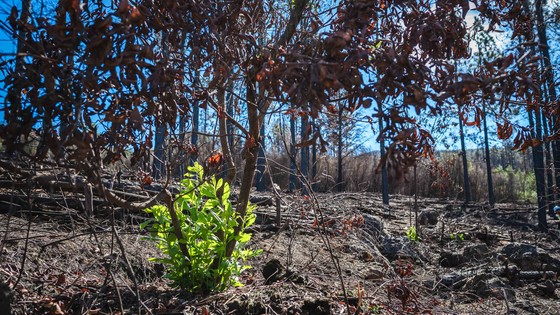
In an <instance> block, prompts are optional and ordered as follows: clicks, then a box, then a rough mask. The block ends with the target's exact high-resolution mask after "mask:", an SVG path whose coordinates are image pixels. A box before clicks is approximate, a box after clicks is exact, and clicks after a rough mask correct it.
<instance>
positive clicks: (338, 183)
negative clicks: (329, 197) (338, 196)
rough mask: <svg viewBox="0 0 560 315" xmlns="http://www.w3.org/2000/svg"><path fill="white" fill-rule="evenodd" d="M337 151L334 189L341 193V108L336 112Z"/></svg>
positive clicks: (342, 188)
mask: <svg viewBox="0 0 560 315" xmlns="http://www.w3.org/2000/svg"><path fill="white" fill-rule="evenodd" d="M337 124H338V125H337V128H338V130H337V133H338V134H337V138H338V139H337V140H338V143H337V144H338V145H337V151H336V161H337V172H338V174H337V180H336V182H337V183H336V187H337V191H338V192H341V191H344V177H343V176H344V174H343V170H342V147H343V146H342V108H339V110H338V120H337Z"/></svg>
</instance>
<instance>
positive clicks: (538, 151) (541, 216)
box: [528, 110, 548, 231]
mask: <svg viewBox="0 0 560 315" xmlns="http://www.w3.org/2000/svg"><path fill="white" fill-rule="evenodd" d="M528 115H529V124H530V126H531V129H532V136H533V137H536V138H537V139H538V138H539V135H540V130H539V129H540V128H539V126H537V125H536V124H535V118H534V117H533V113H532V112H529V113H528ZM535 116H536V118H537V121H538V120H539V119H540V118H539V116H540V114H539V113H538V110H537V111H536V113H535ZM531 150H532V153H533V170H534V172H535V182H536V186H537V187H536V188H537V203H538V207H539V209H538V211H537V217H538V226H539V230H541V231H546V230H548V227H547V224H546V212H547V207H546V196H545V194H546V192H545V190H546V188H545V187H546V185H545V176H544V159H543V148H542V144H538V145H537V146H534V147H532V148H531Z"/></svg>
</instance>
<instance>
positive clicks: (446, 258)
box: [439, 251, 464, 268]
mask: <svg viewBox="0 0 560 315" xmlns="http://www.w3.org/2000/svg"><path fill="white" fill-rule="evenodd" d="M463 262H464V257H463V255H461V254H458V253H452V252H448V251H444V252H442V253H441V254H440V257H439V264H440V266H442V267H445V268H452V267H457V266H459V265H460V264H462V263H463Z"/></svg>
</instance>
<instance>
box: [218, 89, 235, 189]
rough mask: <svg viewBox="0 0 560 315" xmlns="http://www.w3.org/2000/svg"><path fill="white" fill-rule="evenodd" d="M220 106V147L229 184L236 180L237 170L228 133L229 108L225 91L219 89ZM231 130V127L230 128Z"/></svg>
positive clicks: (226, 179)
mask: <svg viewBox="0 0 560 315" xmlns="http://www.w3.org/2000/svg"><path fill="white" fill-rule="evenodd" d="M217 97H218V106H219V107H220V108H221V110H220V111H221V114H220V113H218V123H219V126H220V146H221V147H222V152H223V157H224V160H225V162H226V167H227V168H226V169H227V170H226V173H225V181H226V182H227V183H229V184H231V183H232V182H233V179H234V178H235V173H236V168H235V162H234V161H233V154H232V152H231V147H230V135H229V133H228V123H227V120H228V119H227V116H226V115H225V114H224V113H227V110H228V109H227V106H228V105H226V102H225V89H219V90H218V93H217ZM230 128H231V127H230Z"/></svg>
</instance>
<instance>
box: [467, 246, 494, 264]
mask: <svg viewBox="0 0 560 315" xmlns="http://www.w3.org/2000/svg"><path fill="white" fill-rule="evenodd" d="M489 253H490V248H488V246H487V245H485V244H476V245H469V246H467V247H465V248H463V257H464V258H465V260H467V261H472V260H481V259H484V258H486V257H488V254H489Z"/></svg>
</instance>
